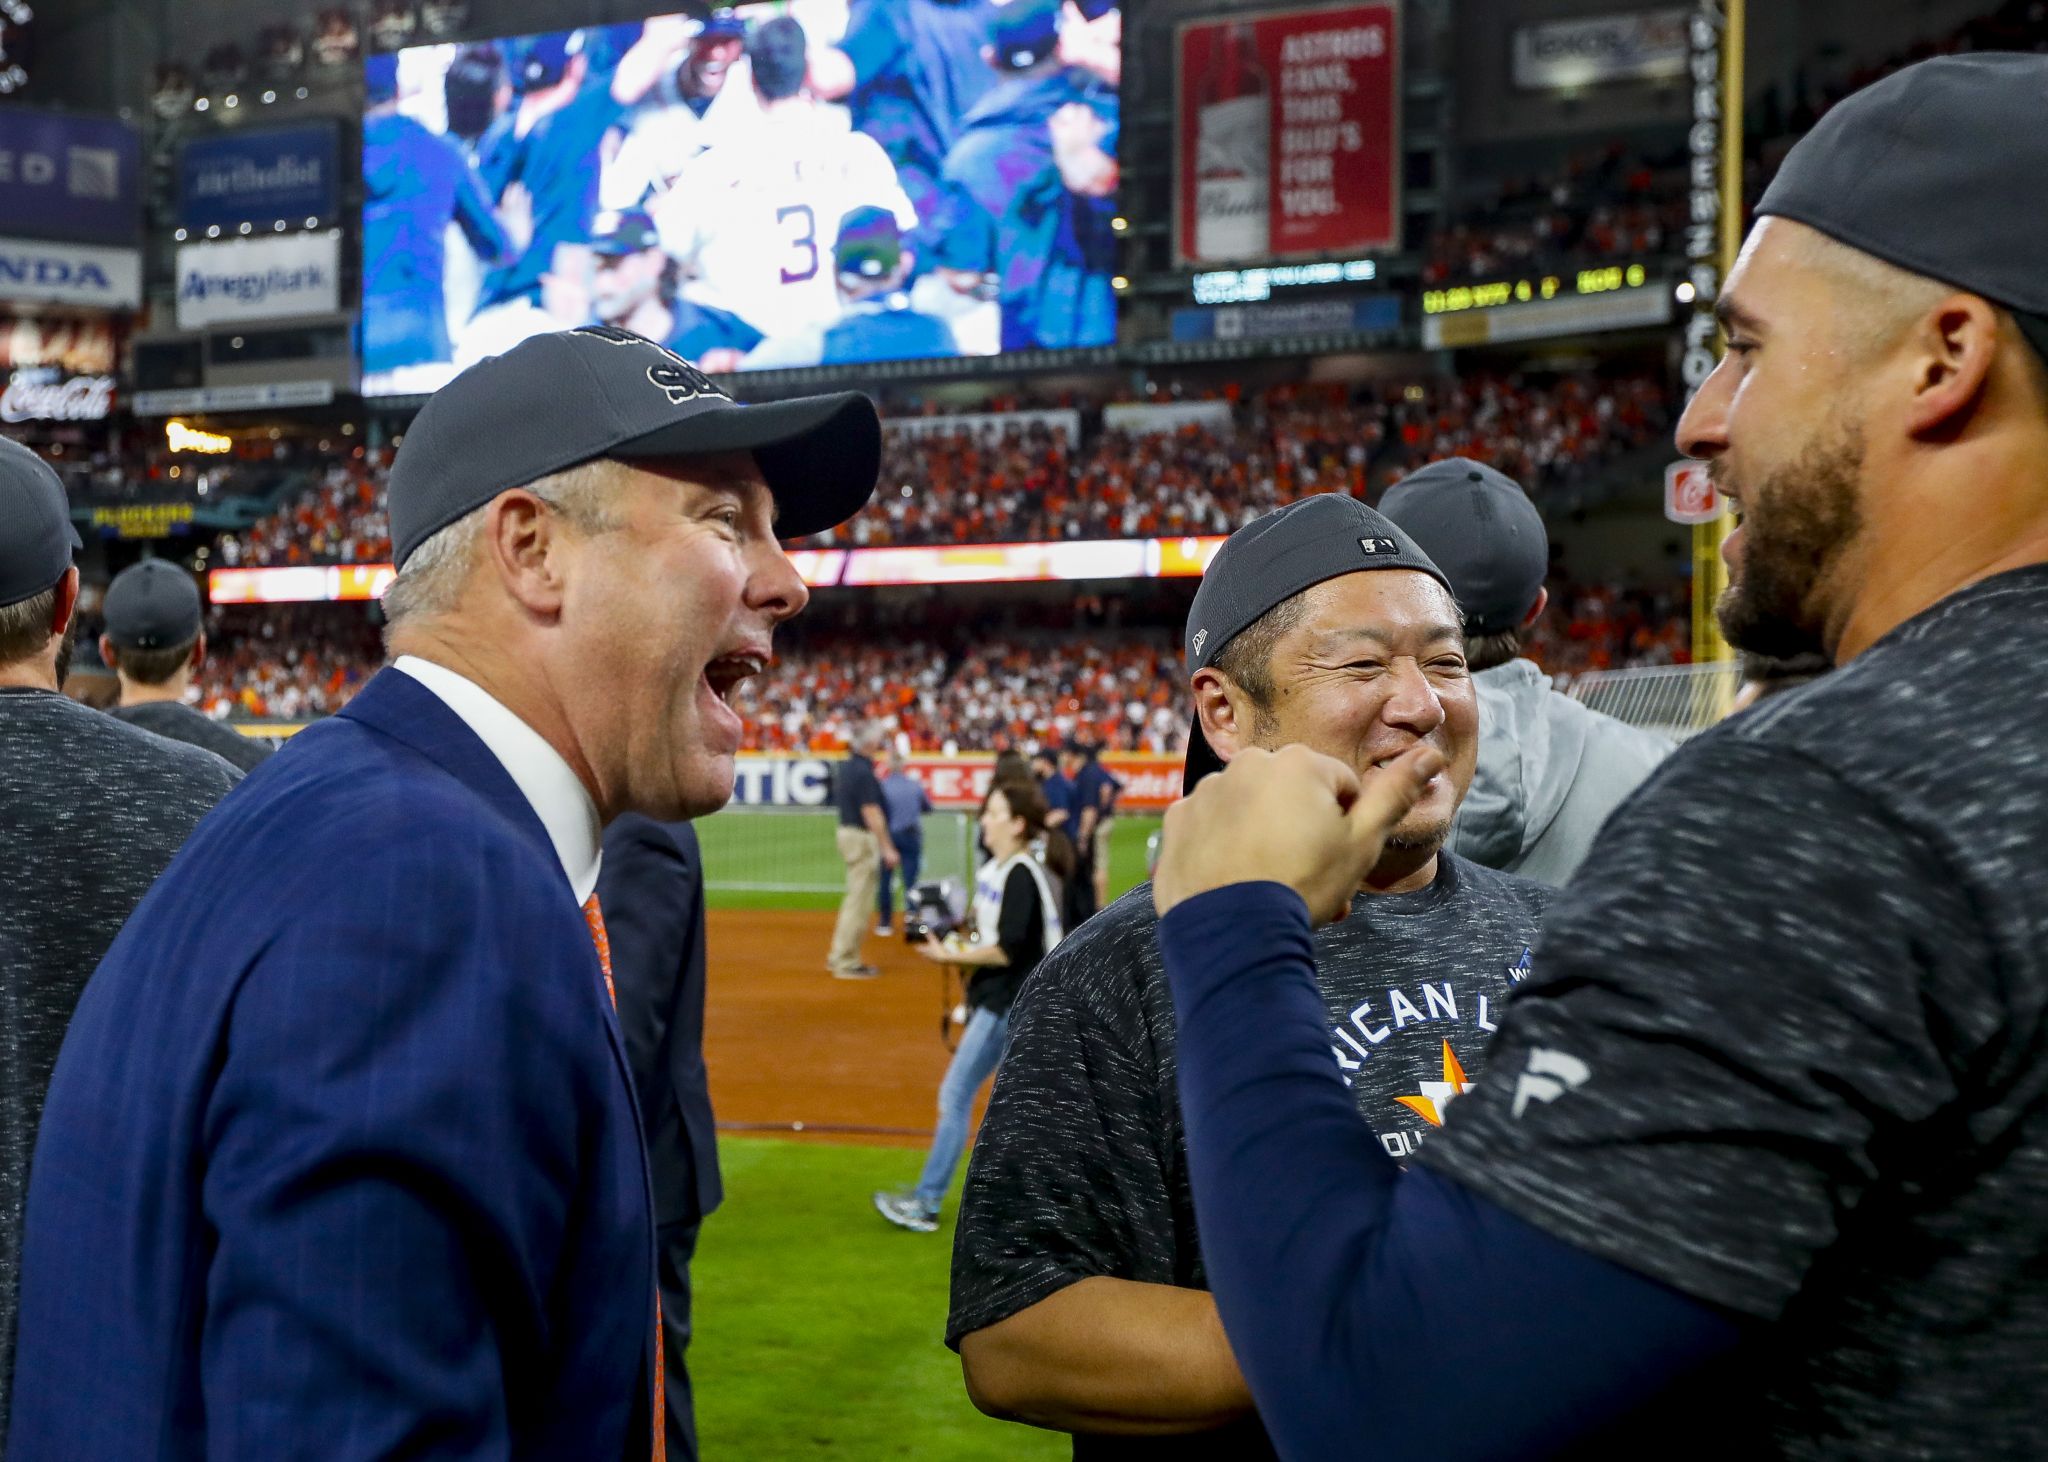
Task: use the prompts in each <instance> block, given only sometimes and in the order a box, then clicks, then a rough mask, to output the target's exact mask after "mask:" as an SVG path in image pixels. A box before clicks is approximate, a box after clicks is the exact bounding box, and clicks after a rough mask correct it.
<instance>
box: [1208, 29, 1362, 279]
mask: <svg viewBox="0 0 2048 1462" xmlns="http://www.w3.org/2000/svg"><path fill="white" fill-rule="evenodd" d="M1179 51H1180V56H1179V71H1178V73H1177V74H1178V88H1177V93H1178V95H1177V103H1176V111H1177V117H1176V127H1177V139H1176V149H1175V174H1174V187H1175V191H1174V247H1175V251H1176V253H1177V254H1178V256H1179V259H1180V262H1181V263H1182V264H1185V265H1203V266H1206V265H1213V264H1236V263H1243V262H1249V261H1256V260H1266V259H1286V258H1300V257H1310V256H1316V257H1320V256H1324V255H1334V254H1357V253H1362V252H1368V251H1371V250H1374V249H1386V248H1392V247H1395V246H1397V245H1398V244H1399V243H1400V233H1401V208H1400V164H1401V147H1400V118H1401V112H1400V105H1401V86H1400V76H1401V64H1400V48H1399V45H1398V32H1397V30H1396V28H1395V9H1394V7H1393V6H1391V5H1345V6H1339V7H1336V8H1334V9H1321V10H1287V11H1269V12H1265V13H1259V14H1252V15H1244V16H1232V17H1230V18H1228V19H1222V20H1203V21H1194V22H1190V23H1189V24H1187V25H1183V26H1182V27H1181V28H1180V36H1179Z"/></svg>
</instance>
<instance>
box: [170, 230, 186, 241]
mask: <svg viewBox="0 0 2048 1462" xmlns="http://www.w3.org/2000/svg"><path fill="white" fill-rule="evenodd" d="M171 237H172V238H174V239H176V240H177V241H178V242H179V243H181V244H182V243H184V242H185V230H183V229H182V228H181V229H179V230H178V231H177V232H176V233H174V234H172V235H171Z"/></svg>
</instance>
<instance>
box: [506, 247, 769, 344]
mask: <svg viewBox="0 0 2048 1462" xmlns="http://www.w3.org/2000/svg"><path fill="white" fill-rule="evenodd" d="M590 255H591V276H590V281H589V283H588V285H587V286H585V285H583V284H581V283H580V282H577V281H573V280H571V279H570V278H569V277H567V276H566V275H563V274H560V273H557V274H554V275H550V276H549V278H548V281H547V283H546V286H545V288H544V290H543V296H542V297H543V299H544V300H545V302H546V307H547V311H548V313H549V314H551V315H553V316H555V317H556V318H558V319H564V320H573V321H575V322H576V323H578V324H593V325H615V326H617V327H618V328H620V329H622V330H631V331H632V332H633V333H634V334H635V335H644V336H646V337H647V338H648V339H649V340H652V341H654V342H655V343H656V344H658V345H664V346H666V347H668V349H670V350H673V351H674V352H675V353H676V354H678V355H680V356H682V357H683V358H684V359H685V360H688V361H691V362H693V363H695V364H697V365H699V366H702V367H704V368H705V369H709V370H730V369H732V367H733V366H734V365H735V364H736V363H737V362H738V360H739V358H740V353H741V352H742V351H745V350H748V349H751V348H752V347H753V346H754V345H756V344H758V343H759V342H760V338H761V337H760V336H759V335H757V334H755V333H754V331H753V330H752V329H750V328H749V327H748V326H747V325H746V323H745V322H744V321H741V320H737V319H735V318H733V317H732V316H730V315H726V314H722V313H721V312H719V311H717V310H714V309H711V308H709V307H708V306H705V305H699V304H693V303H691V302H690V301H689V300H686V299H681V298H678V297H677V295H676V264H675V261H674V260H673V259H671V258H669V256H668V255H667V254H665V253H663V252H662V248H661V240H660V237H659V235H658V234H657V233H656V231H655V227H654V221H653V220H652V219H650V218H649V217H648V216H647V215H646V214H645V213H643V212H641V211H640V210H639V209H637V208H629V209H626V210H624V211H623V212H617V213H600V214H599V215H598V216H597V219H596V221H595V222H594V223H592V224H591V226H590Z"/></svg>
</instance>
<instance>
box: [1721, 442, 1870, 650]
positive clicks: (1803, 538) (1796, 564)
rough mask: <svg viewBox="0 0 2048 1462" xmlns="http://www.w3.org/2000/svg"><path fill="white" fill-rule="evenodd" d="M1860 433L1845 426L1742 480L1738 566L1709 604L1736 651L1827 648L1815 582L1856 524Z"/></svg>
mask: <svg viewBox="0 0 2048 1462" xmlns="http://www.w3.org/2000/svg"><path fill="white" fill-rule="evenodd" d="M1863 450H1864V447H1863V433H1862V431H1861V429H1859V428H1858V427H1855V426H1853V425H1852V426H1845V427H1844V428H1843V429H1842V430H1841V431H1840V432H1839V433H1837V434H1836V435H1835V436H1834V438H1833V439H1832V440H1826V441H1816V442H1814V443H1812V444H1811V445H1810V446H1808V447H1807V448H1806V450H1805V451H1804V452H1802V453H1801V454H1800V456H1799V457H1798V458H1797V460H1795V461H1793V462H1792V463H1791V464H1790V465H1789V466H1786V467H1782V468H1780V469H1779V470H1778V471H1777V472H1776V473H1774V474H1772V475H1771V476H1769V477H1767V478H1765V479H1764V480H1762V481H1761V482H1756V483H1749V484H1743V485H1741V486H1740V488H1739V491H1740V492H1741V496H1742V504H1743V507H1742V555H1741V557H1742V566H1741V568H1740V569H1739V570H1737V571H1736V573H1735V575H1734V576H1733V581H1732V582H1731V583H1730V584H1729V586H1728V589H1727V592H1725V593H1724V594H1722V595H1721V599H1720V602H1719V603H1718V604H1716V605H1715V606H1714V613H1715V617H1716V618H1718V619H1719V620H1720V622H1721V633H1722V634H1723V635H1725V636H1727V639H1728V643H1729V644H1731V645H1733V646H1735V648H1737V649H1738V650H1749V651H1752V652H1754V653H1756V654H1759V655H1769V656H1773V657H1775V658H1778V659H1790V658H1792V657H1793V656H1795V655H1802V654H1812V653H1815V652H1818V653H1821V654H1827V653H1828V645H1827V624H1826V617H1825V615H1824V614H1822V613H1821V612H1820V610H1819V609H1818V608H1817V607H1816V599H1817V597H1818V590H1819V588H1820V584H1821V580H1822V578H1823V576H1824V575H1825V574H1826V573H1828V571H1829V570H1830V569H1831V568H1833V567H1834V566H1835V565H1836V563H1838V562H1839V560H1840V556H1841V554H1842V552H1843V551H1844V550H1845V549H1846V548H1847V547H1848V546H1849V544H1850V543H1851V542H1853V541H1854V539H1855V537H1856V535H1857V533H1858V532H1859V531H1860V530H1861V529H1862V526H1863V517H1862V512H1861V510H1860V509H1859V507H1858V506H1857V501H1856V484H1857V481H1858V480H1859V479H1860V477H1861V476H1862V472H1863Z"/></svg>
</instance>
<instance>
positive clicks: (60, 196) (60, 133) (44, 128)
mask: <svg viewBox="0 0 2048 1462" xmlns="http://www.w3.org/2000/svg"><path fill="white" fill-rule="evenodd" d="M141 174H142V142H141V139H140V138H139V137H138V136H137V135H136V132H135V129H134V128H133V127H130V126H129V125H128V124H127V123H126V122H117V121H115V120H114V119H113V118H111V117H78V116H72V115H70V114H69V113H61V112H37V111H26V110H23V109H22V108H19V107H4V108H0V219H5V220H6V226H7V231H8V233H10V234H15V235H19V236H22V237H27V238H38V239H60V240H63V241H65V242H67V243H80V244H132V243H134V242H135V240H136V238H137V237H138V236H139V235H140V233H141V231H142V191H141Z"/></svg>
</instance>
